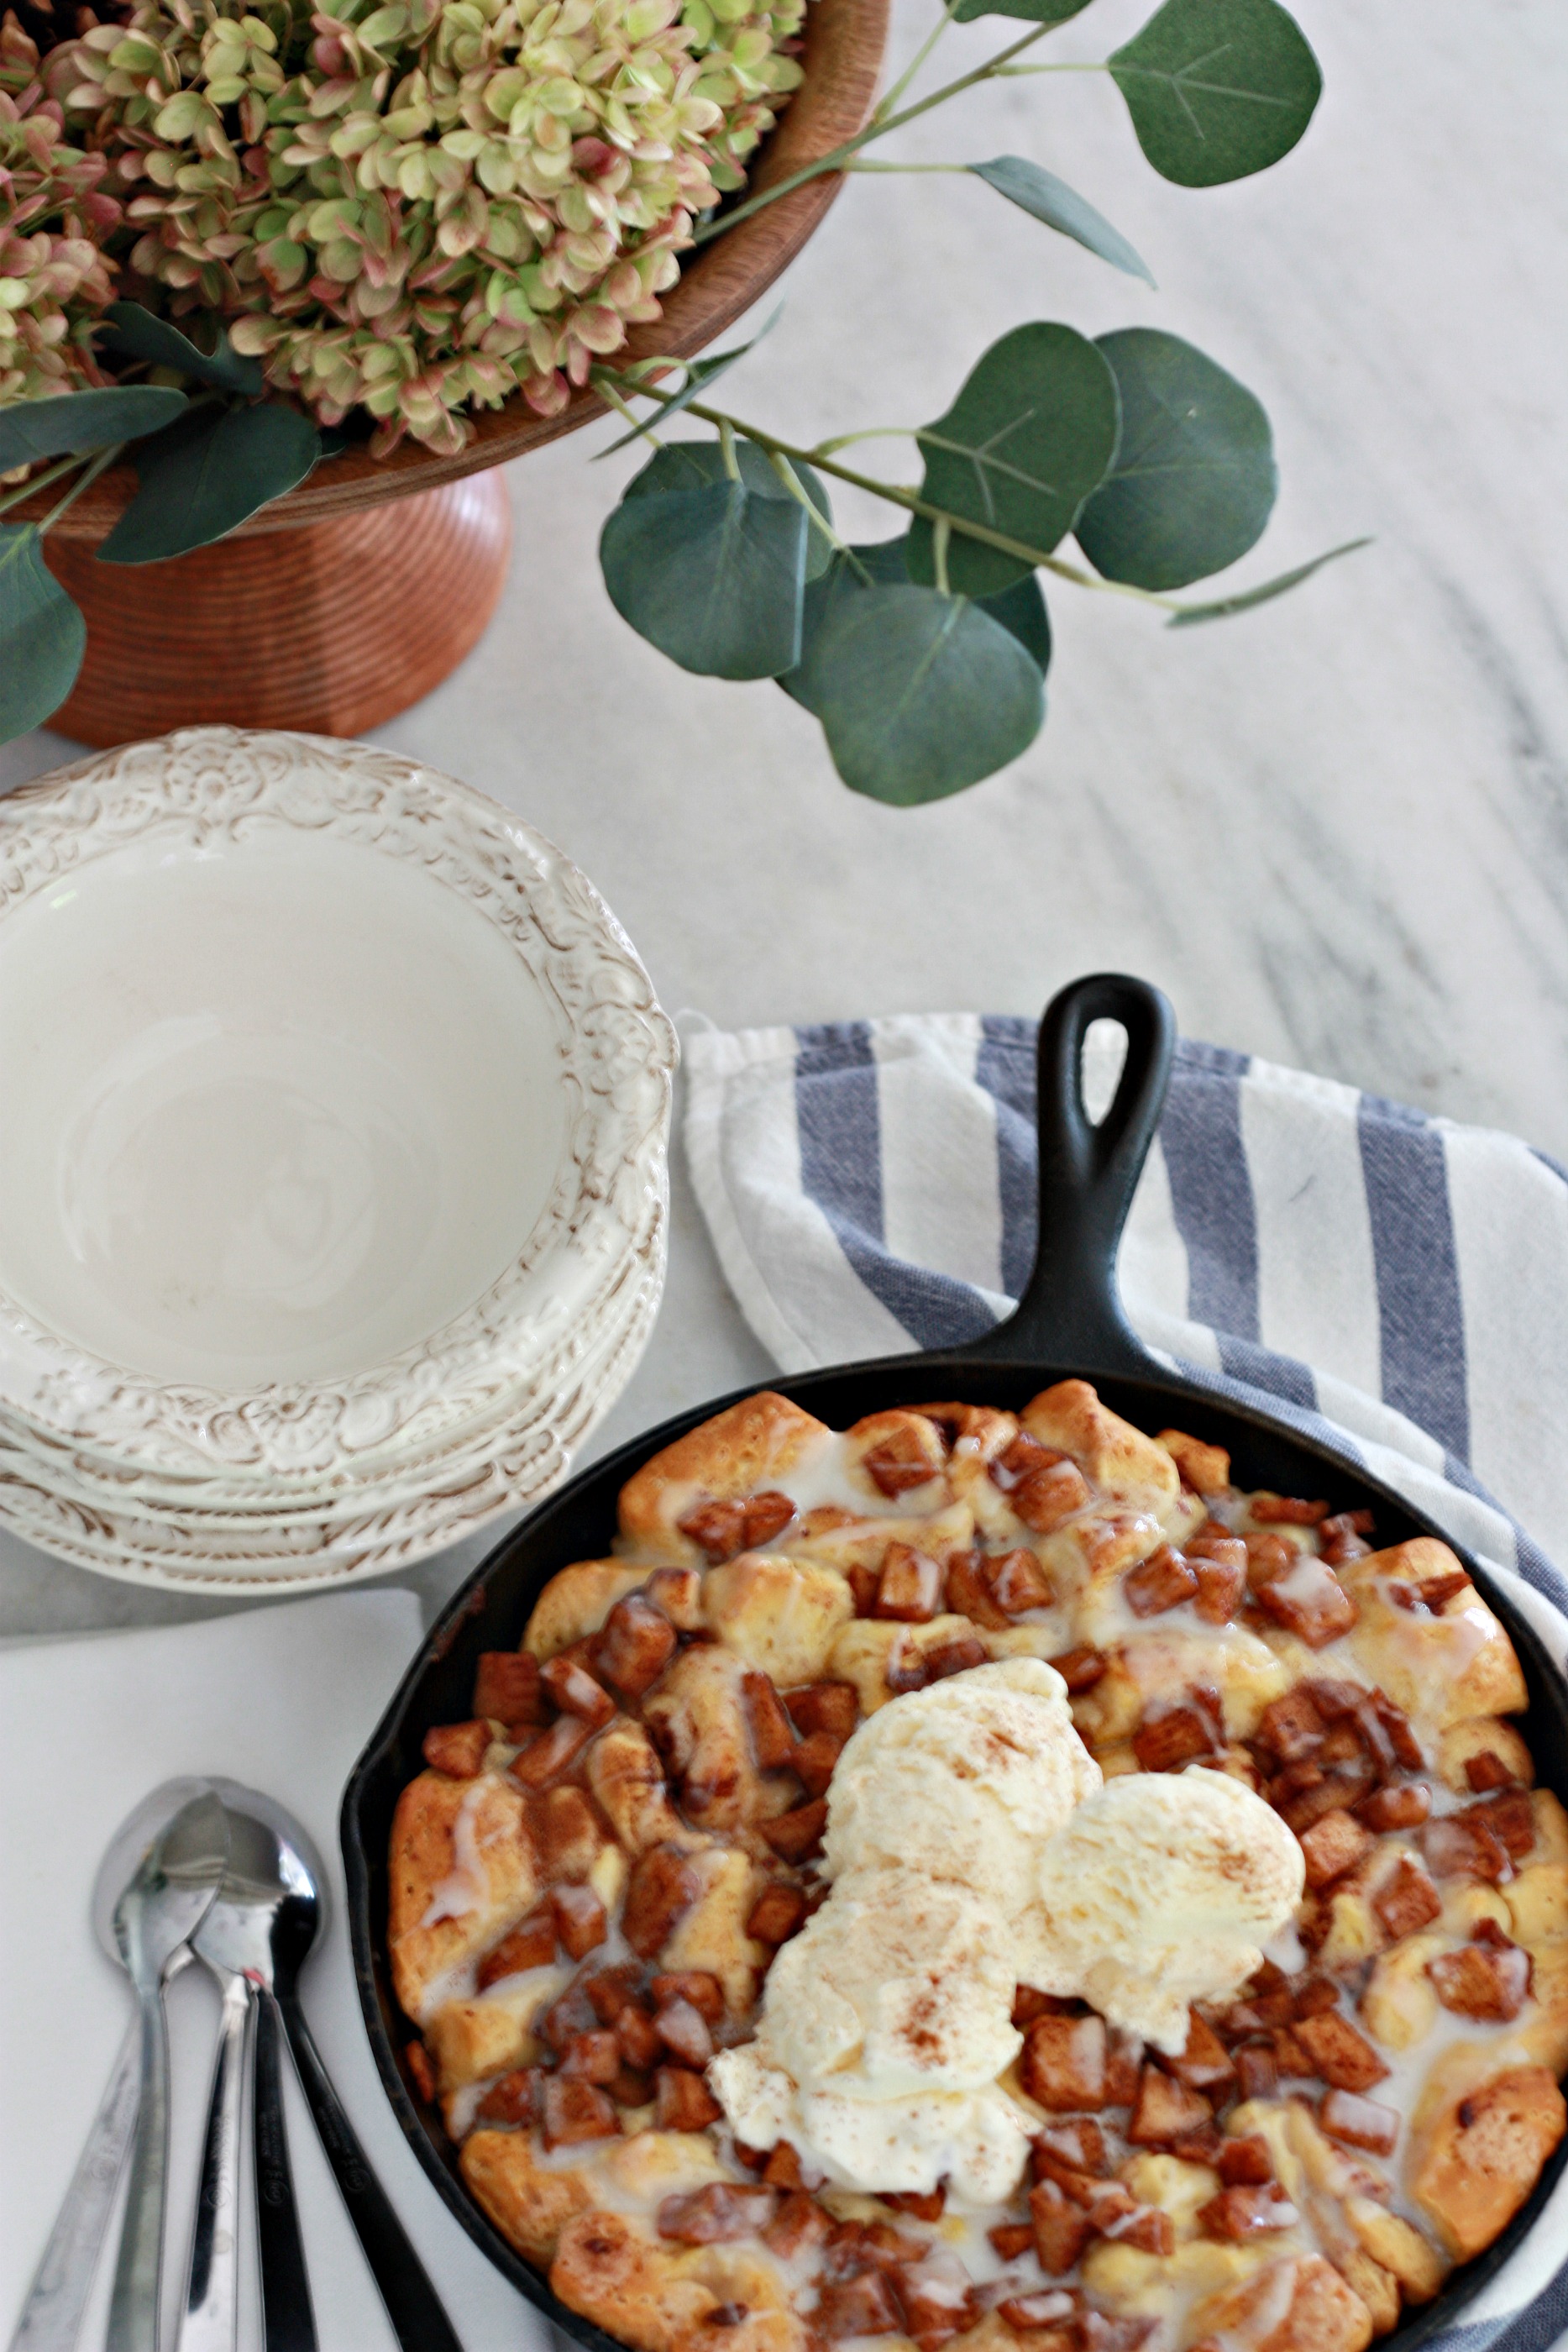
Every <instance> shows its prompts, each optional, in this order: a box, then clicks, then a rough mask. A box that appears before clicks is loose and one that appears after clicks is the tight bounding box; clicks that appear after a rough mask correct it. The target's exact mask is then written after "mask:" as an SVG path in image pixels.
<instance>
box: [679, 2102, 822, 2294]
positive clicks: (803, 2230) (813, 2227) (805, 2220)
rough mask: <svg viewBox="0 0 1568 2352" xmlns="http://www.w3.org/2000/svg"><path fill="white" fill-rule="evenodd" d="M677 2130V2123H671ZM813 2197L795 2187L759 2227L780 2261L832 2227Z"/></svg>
mask: <svg viewBox="0 0 1568 2352" xmlns="http://www.w3.org/2000/svg"><path fill="white" fill-rule="evenodd" d="M670 2128H671V2129H672V2130H679V2129H680V2128H681V2126H679V2125H672V2126H670ZM832 2226H833V2225H832V2222H831V2221H830V2219H829V2217H828V2215H827V2214H826V2213H824V2212H823V2210H822V2208H821V2206H820V2205H819V2204H818V2202H817V2200H816V2199H815V2198H814V2197H811V2196H809V2195H808V2194H807V2193H806V2191H805V2190H804V2189H795V2190H794V2191H792V2192H791V2194H790V2195H789V2196H788V2197H786V2198H785V2199H784V2200H783V2201H782V2202H781V2204H780V2205H779V2210H778V2212H777V2213H776V2214H775V2215H774V2217H773V2219H772V2221H769V2222H768V2223H767V2225H766V2226H765V2228H764V2229H763V2231H762V2242H763V2244H764V2245H765V2246H767V2247H768V2249H769V2250H770V2252H773V2253H776V2254H777V2255H778V2256H779V2260H780V2261H781V2262H786V2263H787V2262H790V2261H792V2260H793V2259H794V2257H795V2256H796V2255H797V2254H800V2253H803V2252H806V2251H807V2250H808V2249H809V2248H810V2247H811V2246H820V2245H821V2244H822V2243H823V2242H824V2241H825V2240H826V2238H827V2235H828V2232H829V2231H831V2228H832Z"/></svg>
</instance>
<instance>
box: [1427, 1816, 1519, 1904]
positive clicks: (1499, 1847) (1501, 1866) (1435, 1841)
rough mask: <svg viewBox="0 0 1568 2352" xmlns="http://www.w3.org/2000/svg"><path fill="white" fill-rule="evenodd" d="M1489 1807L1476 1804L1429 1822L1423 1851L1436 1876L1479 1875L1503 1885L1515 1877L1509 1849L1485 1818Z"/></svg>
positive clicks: (1471, 1876)
mask: <svg viewBox="0 0 1568 2352" xmlns="http://www.w3.org/2000/svg"><path fill="white" fill-rule="evenodd" d="M1488 1810H1489V1809H1488V1808H1485V1807H1482V1806H1480V1805H1472V1806H1470V1807H1469V1810H1468V1811H1465V1812H1462V1813H1444V1814H1441V1815H1439V1816H1438V1817H1437V1819H1435V1820H1433V1821H1429V1822H1427V1825H1426V1827H1425V1828H1424V1829H1423V1831H1422V1832H1421V1851H1422V1853H1424V1854H1425V1855H1426V1857H1427V1868H1428V1870H1430V1871H1431V1873H1432V1874H1433V1876H1434V1877H1435V1878H1479V1879H1482V1880H1484V1881H1485V1882H1486V1884H1487V1885H1490V1886H1500V1885H1503V1884H1504V1883H1505V1881H1507V1880H1508V1879H1510V1878H1511V1877H1512V1875H1513V1863H1512V1861H1511V1857H1510V1854H1509V1851H1508V1848H1507V1847H1506V1846H1505V1845H1504V1844H1503V1843H1502V1842H1501V1840H1500V1838H1499V1837H1498V1836H1497V1835H1496V1834H1495V1832H1493V1829H1492V1826H1491V1823H1490V1822H1488V1821H1486V1820H1485V1819H1484V1818H1482V1816H1483V1814H1484V1812H1485V1811H1488Z"/></svg>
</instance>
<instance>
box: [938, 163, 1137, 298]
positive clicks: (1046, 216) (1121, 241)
mask: <svg viewBox="0 0 1568 2352" xmlns="http://www.w3.org/2000/svg"><path fill="white" fill-rule="evenodd" d="M968 168H969V170H970V171H971V172H973V173H974V174H975V177H976V178H977V180H984V181H985V183H986V184H987V186H988V187H991V188H995V190H996V192H997V194H998V195H999V196H1006V198H1007V200H1008V202H1009V204H1012V205H1019V208H1020V209H1021V210H1022V211H1024V212H1026V213H1032V215H1034V217H1035V219H1036V220H1038V221H1043V222H1044V223H1045V225H1046V226H1047V228H1054V229H1060V230H1061V234H1062V236H1070V237H1071V238H1072V239H1073V240H1074V241H1075V243H1077V244H1079V245H1082V246H1084V247H1087V249H1088V251H1089V252H1091V253H1095V254H1098V255H1099V257H1100V258H1101V260H1102V261H1108V262H1110V263H1111V265H1112V267H1113V268H1115V269H1124V270H1125V271H1126V273H1127V275H1128V277H1129V278H1142V279H1143V281H1144V283H1145V286H1152V285H1153V284H1154V282H1155V279H1154V273H1153V271H1152V270H1151V269H1150V268H1149V265H1148V263H1147V262H1146V261H1145V260H1144V258H1143V257H1142V256H1141V255H1140V254H1139V253H1138V252H1137V251H1136V250H1135V248H1134V247H1132V246H1130V245H1129V244H1128V242H1127V240H1126V238H1125V237H1124V236H1123V235H1122V232H1121V230H1120V229H1118V228H1113V227H1112V226H1111V224H1110V222H1109V221H1108V220H1107V219H1106V218H1105V215H1104V214H1103V213H1097V212H1096V211H1095V209H1094V207H1093V205H1092V204H1090V203H1089V202H1088V200H1087V198H1086V197H1083V196H1081V195H1080V194H1078V193H1077V191H1076V189H1073V188H1070V187H1069V186H1068V184H1067V183H1066V181H1065V180H1059V179H1058V178H1057V176H1056V173H1054V172H1048V171H1046V170H1045V169H1044V168H1043V166H1042V165H1040V164H1039V163H1030V161H1029V159H1028V157H1027V156H1024V155H993V156H992V158H991V160H990V162H989V163H971V164H970V165H969V167H968Z"/></svg>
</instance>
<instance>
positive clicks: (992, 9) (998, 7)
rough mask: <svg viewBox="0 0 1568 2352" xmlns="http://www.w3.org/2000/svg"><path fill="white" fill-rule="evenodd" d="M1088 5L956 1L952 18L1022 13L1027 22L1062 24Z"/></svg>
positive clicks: (960, 21) (1076, 0) (968, 21)
mask: <svg viewBox="0 0 1568 2352" xmlns="http://www.w3.org/2000/svg"><path fill="white" fill-rule="evenodd" d="M1088 5H1089V0H958V5H957V6H956V8H955V9H954V11H953V21H954V23H955V24H957V25H972V24H973V23H974V21H975V18H976V17H977V16H1022V17H1024V18H1026V19H1027V20H1028V22H1029V23H1030V24H1031V25H1065V24H1066V22H1067V20H1068V18H1069V17H1070V16H1077V15H1078V13H1079V11H1080V10H1081V9H1083V8H1087V7H1088Z"/></svg>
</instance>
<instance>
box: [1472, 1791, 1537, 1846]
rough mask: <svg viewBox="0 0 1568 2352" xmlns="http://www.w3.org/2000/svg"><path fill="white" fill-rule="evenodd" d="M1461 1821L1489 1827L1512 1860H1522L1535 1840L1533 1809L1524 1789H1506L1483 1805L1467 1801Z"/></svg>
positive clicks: (1527, 1793) (1528, 1792) (1528, 1795)
mask: <svg viewBox="0 0 1568 2352" xmlns="http://www.w3.org/2000/svg"><path fill="white" fill-rule="evenodd" d="M1459 1818H1460V1820H1461V1821H1465V1822H1479V1823H1480V1824H1481V1825H1482V1826H1484V1827H1485V1828H1486V1829H1488V1830H1490V1832H1491V1834H1492V1836H1493V1837H1494V1838H1496V1840H1497V1841H1498V1843H1499V1844H1500V1846H1501V1847H1502V1848H1503V1850H1504V1851H1505V1853H1507V1854H1508V1856H1509V1858H1510V1860H1511V1861H1512V1862H1522V1861H1523V1860H1524V1857H1525V1855H1526V1854H1527V1853H1529V1852H1530V1851H1531V1847H1532V1846H1533V1845H1534V1843H1535V1809H1534V1807H1533V1806H1532V1805H1531V1801H1530V1791H1529V1790H1528V1789H1510V1790H1507V1791H1506V1792H1505V1793H1504V1794H1503V1795H1502V1796H1500V1797H1493V1798H1492V1799H1491V1801H1490V1803H1488V1804H1484V1805H1469V1806H1467V1807H1466V1809H1465V1811H1464V1812H1463V1813H1461V1814H1460V1816H1459Z"/></svg>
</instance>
